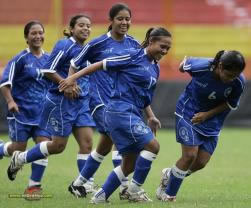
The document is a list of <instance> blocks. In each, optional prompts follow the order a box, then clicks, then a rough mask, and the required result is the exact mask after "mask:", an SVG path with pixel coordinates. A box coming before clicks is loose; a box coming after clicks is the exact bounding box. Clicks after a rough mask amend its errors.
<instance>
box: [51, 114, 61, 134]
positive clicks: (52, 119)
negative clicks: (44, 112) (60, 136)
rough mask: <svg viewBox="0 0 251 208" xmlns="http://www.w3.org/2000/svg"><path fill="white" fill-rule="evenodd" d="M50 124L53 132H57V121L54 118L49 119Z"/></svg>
mask: <svg viewBox="0 0 251 208" xmlns="http://www.w3.org/2000/svg"><path fill="white" fill-rule="evenodd" d="M50 124H51V126H52V128H53V129H54V131H56V132H58V131H59V128H58V121H57V119H55V118H53V117H52V118H50Z"/></svg>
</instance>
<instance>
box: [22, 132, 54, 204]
mask: <svg viewBox="0 0 251 208" xmlns="http://www.w3.org/2000/svg"><path fill="white" fill-rule="evenodd" d="M32 137H33V138H34V142H35V143H36V144H38V143H41V142H43V141H49V140H50V137H51V136H50V134H49V133H48V132H47V131H45V130H42V129H41V128H40V127H33V136H32ZM47 165H48V158H45V159H41V160H37V161H34V162H32V163H31V176H30V179H29V183H28V186H27V188H26V189H25V192H24V194H26V198H25V199H27V200H39V199H40V197H39V196H40V195H41V194H42V187H41V180H42V177H43V175H44V171H45V169H46V167H47Z"/></svg>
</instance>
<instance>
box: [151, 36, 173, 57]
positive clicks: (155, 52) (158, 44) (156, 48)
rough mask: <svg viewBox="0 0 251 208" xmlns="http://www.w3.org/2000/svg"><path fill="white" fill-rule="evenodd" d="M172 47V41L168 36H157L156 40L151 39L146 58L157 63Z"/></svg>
mask: <svg viewBox="0 0 251 208" xmlns="http://www.w3.org/2000/svg"><path fill="white" fill-rule="evenodd" d="M171 45H172V39H171V37H168V36H159V37H158V38H157V39H155V40H154V39H151V40H150V43H149V46H148V47H147V54H148V56H149V57H150V58H151V59H153V60H155V61H159V60H160V59H161V58H162V57H163V56H165V55H166V54H167V53H168V51H169V50H170V48H171Z"/></svg>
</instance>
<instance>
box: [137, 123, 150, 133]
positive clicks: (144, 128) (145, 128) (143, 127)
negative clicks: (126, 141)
mask: <svg viewBox="0 0 251 208" xmlns="http://www.w3.org/2000/svg"><path fill="white" fill-rule="evenodd" d="M133 130H134V132H135V133H137V134H148V133H149V132H150V128H149V127H148V126H146V125H145V123H144V122H142V121H140V122H138V123H137V124H135V126H134V128H133Z"/></svg>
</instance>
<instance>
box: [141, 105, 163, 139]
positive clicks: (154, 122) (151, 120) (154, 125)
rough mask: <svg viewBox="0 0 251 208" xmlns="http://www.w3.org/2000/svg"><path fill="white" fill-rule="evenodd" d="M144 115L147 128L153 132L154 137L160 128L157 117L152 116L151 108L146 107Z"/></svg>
mask: <svg viewBox="0 0 251 208" xmlns="http://www.w3.org/2000/svg"><path fill="white" fill-rule="evenodd" d="M144 111H145V114H146V117H147V124H148V126H149V127H150V128H151V130H152V131H153V133H154V135H155V136H156V132H157V130H158V129H159V128H161V123H160V121H159V119H157V117H156V116H155V115H154V113H153V111H152V108H151V106H150V105H149V106H147V107H146V108H145V109H144Z"/></svg>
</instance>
